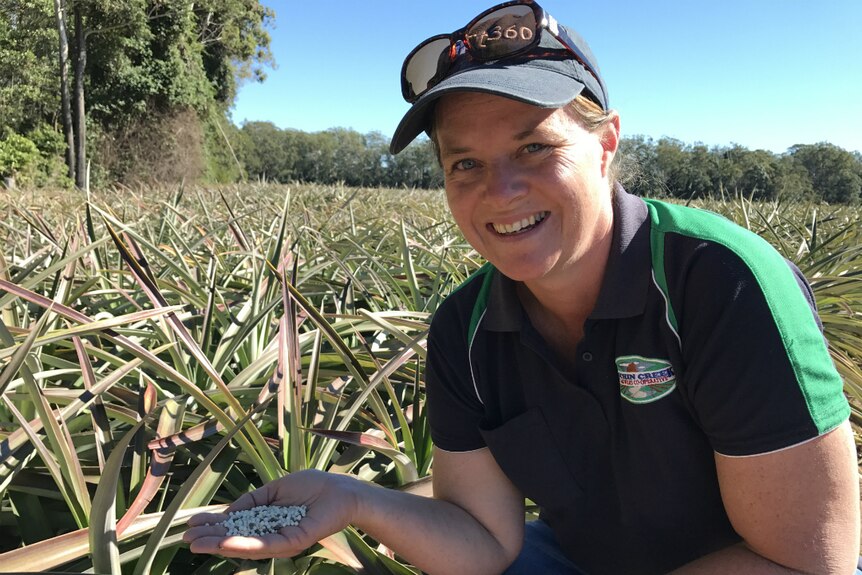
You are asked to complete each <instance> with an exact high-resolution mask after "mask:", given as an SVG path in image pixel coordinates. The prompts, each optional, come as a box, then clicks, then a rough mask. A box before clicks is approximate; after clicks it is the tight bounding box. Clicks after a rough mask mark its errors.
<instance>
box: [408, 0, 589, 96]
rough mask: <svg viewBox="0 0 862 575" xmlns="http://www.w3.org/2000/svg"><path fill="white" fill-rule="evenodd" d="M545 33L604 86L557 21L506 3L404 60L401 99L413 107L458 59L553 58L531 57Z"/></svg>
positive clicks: (527, 0)
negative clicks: (543, 31) (523, 56)
mask: <svg viewBox="0 0 862 575" xmlns="http://www.w3.org/2000/svg"><path fill="white" fill-rule="evenodd" d="M543 29H544V30H547V31H548V32H550V33H551V35H552V36H553V37H554V38H556V40H557V41H558V42H559V43H560V44H562V45H563V46H565V48H566V50H567V51H568V52H569V53H570V54H571V55H572V57H574V59H575V60H577V61H578V62H579V63H580V64H581V65H582V66H583V67H584V69H586V70H587V72H589V73H590V74H591V75H592V76H593V77H594V78H595V79H596V81H597V82H598V83H599V86H601V88H602V90H603V91H604V90H605V85H604V83H603V82H602V80H601V77H600V76H599V74H598V73H597V72H596V71H595V70H594V69H593V66H592V65H591V64H590V63H589V58H587V57H586V56H585V55H584V54H583V52H582V51H581V49H580V48H578V45H577V43H576V42H575V41H574V40H572V38H571V37H570V36H569V35H568V34H567V33H566V31H565V30H564V29H562V28H561V27H560V26H558V24H557V21H556V20H555V19H554V18H553V17H552V16H551V15H550V14H548V13H547V12H545V10H544V9H543V8H542V7H541V6H539V5H538V4H537V3H535V2H533V1H532V0H515V1H513V2H504V3H502V4H498V5H497V6H494V7H493V8H489V9H488V10H485V11H484V12H482V13H481V14H479V15H478V16H476V17H475V18H473V20H472V21H470V23H469V24H467V25H466V26H464V27H463V28H461V29H460V30H457V31H455V32H453V33H451V34H438V35H437V36H432V37H431V38H428V39H427V40H425V41H424V42H422V43H421V44H419V45H418V46H416V48H414V49H413V51H412V52H410V54H409V55H408V56H407V58H405V60H404V65H403V66H402V68H401V93H402V95H403V96H404V99H405V100H407V101H408V102H409V103H411V104H412V103H413V102H415V101H416V100H418V99H419V98H420V97H421V96H422V94H424V93H425V92H427V91H428V90H430V89H431V88H433V87H434V86H436V85H437V84H439V83H440V82H441V81H443V80H444V79H445V78H446V77H447V76H448V75H449V72H450V71H451V70H452V67H453V64H454V63H455V61H456V60H457V59H458V58H461V57H464V58H470V59H472V60H473V61H480V62H487V61H492V60H499V59H501V58H510V57H513V56H518V55H522V54H523V55H526V56H528V57H529V56H534V57H536V58H543V57H547V56H549V55H550V54H551V53H549V52H540V53H536V54H527V53H528V52H529V51H530V50H531V49H532V48H534V47H536V46H537V45H538V43H539V36H540V33H541V31H542V30H543Z"/></svg>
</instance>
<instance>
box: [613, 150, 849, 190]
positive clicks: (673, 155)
mask: <svg viewBox="0 0 862 575" xmlns="http://www.w3.org/2000/svg"><path fill="white" fill-rule="evenodd" d="M620 156H621V159H622V162H621V163H622V167H621V172H622V173H621V181H622V182H623V183H624V184H625V185H626V186H627V188H628V189H629V191H632V192H634V193H636V194H638V195H641V196H647V197H673V198H680V199H684V200H692V199H698V198H700V199H710V198H727V197H734V196H744V197H746V198H750V199H755V200H777V199H781V200H799V199H821V200H824V201H827V202H830V203H854V202H856V201H857V200H858V199H859V196H860V189H862V161H860V159H859V154H858V153H856V154H852V153H850V152H847V151H845V150H842V149H841V148H839V147H837V146H833V145H831V144H826V143H821V144H813V145H809V146H794V147H793V148H790V149H789V150H788V151H787V153H786V154H773V153H772V152H768V151H766V150H748V149H746V148H743V147H741V146H731V147H726V148H725V147H713V148H707V147H706V146H704V145H702V144H695V145H688V144H685V143H683V142H680V141H679V140H674V139H670V138H662V139H660V140H658V141H657V142H655V141H653V140H652V139H650V138H645V137H643V136H636V137H634V138H624V139H623V140H622V142H621V145H620Z"/></svg>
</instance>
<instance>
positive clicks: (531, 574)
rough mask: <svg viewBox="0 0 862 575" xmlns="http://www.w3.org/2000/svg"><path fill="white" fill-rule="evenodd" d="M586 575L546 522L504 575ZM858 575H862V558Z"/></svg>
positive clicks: (535, 526) (527, 530)
mask: <svg viewBox="0 0 862 575" xmlns="http://www.w3.org/2000/svg"><path fill="white" fill-rule="evenodd" d="M537 573H541V574H542V575H586V574H585V573H584V572H583V571H581V570H580V569H578V568H577V567H576V566H575V565H574V564H573V563H572V562H571V561H569V560H568V559H567V558H566V556H565V555H563V552H562V550H561V549H560V545H559V543H557V540H556V539H555V538H554V533H553V531H551V528H550V527H548V524H547V523H545V522H544V521H530V522H528V523H527V524H526V525H525V526H524V548H523V549H521V554H520V555H518V558H517V559H515V562H514V563H512V564H511V565H510V566H509V568H508V569H506V571H505V572H504V573H503V575H536V574H537ZM856 575H862V557H860V558H859V565H858V568H857V569H856Z"/></svg>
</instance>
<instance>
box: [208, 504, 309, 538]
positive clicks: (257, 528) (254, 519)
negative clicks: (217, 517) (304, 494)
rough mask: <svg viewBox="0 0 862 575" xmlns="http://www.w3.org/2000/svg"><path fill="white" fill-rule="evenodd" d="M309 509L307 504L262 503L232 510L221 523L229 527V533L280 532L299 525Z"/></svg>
mask: <svg viewBox="0 0 862 575" xmlns="http://www.w3.org/2000/svg"><path fill="white" fill-rule="evenodd" d="M306 511H307V509H306V507H305V505H291V506H289V507H283V506H281V505H261V506H259V507H252V508H251V509H243V510H241V511H231V512H230V513H228V517H227V519H225V520H224V521H222V522H221V523H220V525H222V526H224V527H225V528H227V534H228V535H242V536H243V537H256V536H260V535H269V534H271V533H278V531H279V529H281V528H282V527H287V526H296V525H299V522H300V521H302V518H303V517H305V512H306Z"/></svg>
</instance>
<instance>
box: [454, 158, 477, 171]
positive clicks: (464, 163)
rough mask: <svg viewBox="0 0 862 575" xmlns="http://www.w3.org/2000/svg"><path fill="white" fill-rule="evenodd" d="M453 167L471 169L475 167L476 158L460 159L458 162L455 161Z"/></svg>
mask: <svg viewBox="0 0 862 575" xmlns="http://www.w3.org/2000/svg"><path fill="white" fill-rule="evenodd" d="M453 167H454V169H455V170H472V169H473V168H475V167H476V160H470V159H466V160H460V161H458V162H455V165H454V166H453Z"/></svg>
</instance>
